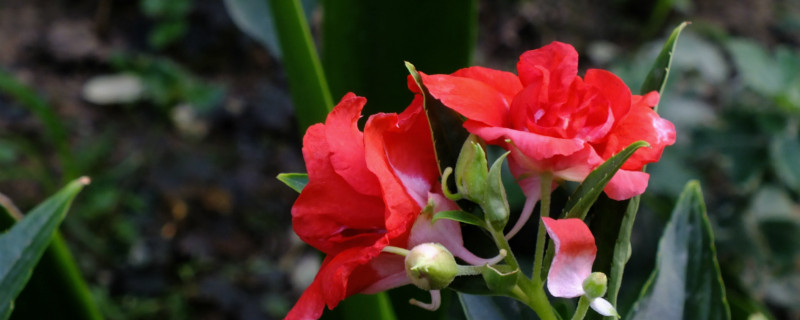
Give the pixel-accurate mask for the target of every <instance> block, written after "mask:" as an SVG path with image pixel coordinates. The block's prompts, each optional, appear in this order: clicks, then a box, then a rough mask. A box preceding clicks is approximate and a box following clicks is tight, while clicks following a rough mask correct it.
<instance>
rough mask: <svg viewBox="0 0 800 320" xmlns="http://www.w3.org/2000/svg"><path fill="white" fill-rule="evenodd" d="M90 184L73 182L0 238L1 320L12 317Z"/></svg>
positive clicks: (84, 178)
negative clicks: (52, 242) (70, 211)
mask: <svg viewBox="0 0 800 320" xmlns="http://www.w3.org/2000/svg"><path fill="white" fill-rule="evenodd" d="M88 183H89V179H88V178H86V177H83V178H80V179H78V180H75V181H73V182H71V183H70V184H69V185H67V186H66V187H64V189H61V191H59V192H58V193H56V194H55V195H54V196H52V197H50V198H48V199H47V200H45V201H44V202H42V203H41V204H39V205H38V206H37V207H36V208H34V209H33V210H31V212H29V213H28V214H27V215H26V216H25V218H24V219H22V220H20V221H19V222H18V223H16V224H15V225H14V226H13V227H12V228H11V229H10V230H9V231H8V232H7V233H6V234H4V235H2V236H0V252H2V253H3V255H2V256H0V288H3V290H0V319H7V318H8V317H9V315H10V314H11V311H12V310H13V308H14V299H15V298H16V296H17V295H18V294H19V292H20V291H21V290H22V288H23V287H24V286H25V284H26V283H27V281H28V279H29V278H30V276H31V273H32V270H33V268H34V266H36V263H37V262H38V261H39V258H41V256H42V254H43V252H44V250H45V248H47V245H48V243H50V239H51V238H52V237H53V232H55V230H56V229H57V228H58V225H59V224H60V223H61V221H62V220H63V219H64V216H65V215H66V213H67V210H68V209H69V206H70V204H71V203H72V199H74V198H75V196H76V195H77V194H78V192H79V191H81V189H83V186H85V185H86V184H88Z"/></svg>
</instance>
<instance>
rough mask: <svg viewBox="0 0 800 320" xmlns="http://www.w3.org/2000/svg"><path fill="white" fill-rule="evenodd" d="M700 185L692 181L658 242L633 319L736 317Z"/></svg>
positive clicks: (631, 317) (666, 319) (679, 200)
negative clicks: (648, 277)
mask: <svg viewBox="0 0 800 320" xmlns="http://www.w3.org/2000/svg"><path fill="white" fill-rule="evenodd" d="M730 318H731V314H730V307H729V306H728V301H727V299H726V297H725V287H724V285H723V283H722V276H721V274H720V269H719V263H718V262H717V255H716V249H715V248H714V235H713V232H712V231H711V224H710V222H709V221H708V216H707V215H706V205H705V202H704V201H703V195H702V193H701V191H700V184H699V183H698V182H696V181H692V182H689V183H688V184H687V185H686V188H685V189H684V191H683V193H682V194H681V196H680V198H679V199H678V203H677V204H676V205H675V209H674V210H673V211H672V217H671V218H670V221H669V223H668V224H667V227H666V229H665V230H664V234H663V235H662V236H661V240H660V241H659V245H658V256H657V258H656V266H655V270H653V274H652V275H651V277H650V280H649V281H648V282H647V284H645V286H644V288H643V289H642V296H641V297H640V298H639V301H637V302H636V304H635V305H634V307H633V310H632V311H631V313H630V314H629V316H628V317H627V319H665V320H669V319H676V320H678V319H730Z"/></svg>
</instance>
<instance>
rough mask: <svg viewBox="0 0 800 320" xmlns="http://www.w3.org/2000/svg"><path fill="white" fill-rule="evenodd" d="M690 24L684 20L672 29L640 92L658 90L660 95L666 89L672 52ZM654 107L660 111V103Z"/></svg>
mask: <svg viewBox="0 0 800 320" xmlns="http://www.w3.org/2000/svg"><path fill="white" fill-rule="evenodd" d="M689 24H690V22H688V21H684V22H683V23H681V24H680V25H678V27H676V28H675V29H674V30H673V31H672V33H671V34H670V36H669V38H667V42H666V43H665V44H664V47H663V48H662V49H661V52H659V54H658V56H657V57H656V61H655V63H653V67H652V68H651V69H650V72H648V73H647V77H645V79H644V82H643V83H642V87H641V89H640V90H639V92H641V93H642V94H646V93H648V92H651V91H658V93H659V95H660V94H661V93H662V92H663V91H664V86H666V84H667V78H669V71H670V66H671V65H672V54H673V52H674V51H675V46H676V45H677V44H678V37H679V36H680V34H681V31H683V29H684V28H686V26H688V25H689ZM653 109H654V110H656V111H658V105H656V106H655V107H654V108H653Z"/></svg>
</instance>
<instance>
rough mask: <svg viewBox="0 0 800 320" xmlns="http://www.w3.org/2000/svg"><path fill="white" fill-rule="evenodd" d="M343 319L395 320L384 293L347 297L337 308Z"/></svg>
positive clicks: (387, 296)
mask: <svg viewBox="0 0 800 320" xmlns="http://www.w3.org/2000/svg"><path fill="white" fill-rule="evenodd" d="M339 307H340V308H341V309H342V310H341V311H342V318H344V319H376V320H396V319H397V317H396V316H395V313H394V309H393V308H392V302H391V301H390V300H389V295H388V294H387V293H386V292H380V293H377V294H372V295H366V294H357V295H354V296H350V297H348V298H347V299H346V300H345V301H343V302H342V303H341V305H340V306H339Z"/></svg>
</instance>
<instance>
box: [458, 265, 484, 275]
mask: <svg viewBox="0 0 800 320" xmlns="http://www.w3.org/2000/svg"><path fill="white" fill-rule="evenodd" d="M456 268H457V269H458V275H459V276H474V275H479V274H481V273H482V272H483V268H484V266H465V265H458V266H456Z"/></svg>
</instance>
